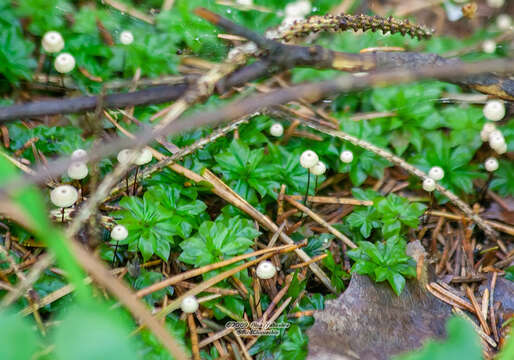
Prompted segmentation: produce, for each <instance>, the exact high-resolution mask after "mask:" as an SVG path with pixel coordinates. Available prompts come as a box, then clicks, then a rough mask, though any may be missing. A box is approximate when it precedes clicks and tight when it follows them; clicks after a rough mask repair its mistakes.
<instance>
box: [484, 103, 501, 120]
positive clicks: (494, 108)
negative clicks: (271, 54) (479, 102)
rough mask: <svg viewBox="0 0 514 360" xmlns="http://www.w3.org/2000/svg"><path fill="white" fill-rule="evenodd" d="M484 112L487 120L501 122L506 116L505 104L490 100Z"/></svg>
mask: <svg viewBox="0 0 514 360" xmlns="http://www.w3.org/2000/svg"><path fill="white" fill-rule="evenodd" d="M483 111H484V116H485V118H486V119H487V120H491V121H499V120H501V119H503V117H504V116H505V104H504V103H503V101H501V100H489V101H488V102H487V103H486V104H485V106H484V109H483Z"/></svg>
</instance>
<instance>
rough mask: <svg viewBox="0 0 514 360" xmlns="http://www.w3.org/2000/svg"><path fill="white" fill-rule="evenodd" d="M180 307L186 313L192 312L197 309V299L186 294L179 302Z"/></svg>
mask: <svg viewBox="0 0 514 360" xmlns="http://www.w3.org/2000/svg"><path fill="white" fill-rule="evenodd" d="M180 308H181V309H182V311H183V312H185V313H186V314H191V313H194V312H195V311H196V310H198V300H196V298H195V297H194V296H186V297H185V298H184V299H182V302H181V303H180Z"/></svg>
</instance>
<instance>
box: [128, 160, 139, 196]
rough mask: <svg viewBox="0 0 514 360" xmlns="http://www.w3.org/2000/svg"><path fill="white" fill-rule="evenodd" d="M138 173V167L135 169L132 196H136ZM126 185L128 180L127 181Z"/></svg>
mask: <svg viewBox="0 0 514 360" xmlns="http://www.w3.org/2000/svg"><path fill="white" fill-rule="evenodd" d="M138 173H139V166H138V167H136V173H135V174H134V186H133V187H132V195H134V196H136V191H137V174H138ZM127 184H128V179H127Z"/></svg>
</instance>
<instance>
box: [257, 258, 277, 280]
mask: <svg viewBox="0 0 514 360" xmlns="http://www.w3.org/2000/svg"><path fill="white" fill-rule="evenodd" d="M255 272H256V273H257V277H258V278H259V279H263V280H266V279H271V278H272V277H273V276H275V274H276V273H277V269H276V268H275V265H273V264H272V263H271V261H261V262H260V263H259V265H258V266H257V270H256V271H255Z"/></svg>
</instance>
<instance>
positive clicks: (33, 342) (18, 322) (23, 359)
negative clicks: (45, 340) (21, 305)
mask: <svg viewBox="0 0 514 360" xmlns="http://www.w3.org/2000/svg"><path fill="white" fill-rule="evenodd" d="M33 327H35V324H31V323H30V322H29V321H28V319H27V318H23V317H22V316H21V315H19V314H13V313H10V312H6V311H5V310H4V311H2V312H1V313H0V349H2V350H1V352H2V358H3V359H9V360H28V359H31V358H32V357H33V356H34V354H35V353H36V350H37V349H38V338H37V336H36V332H35V331H34V329H33Z"/></svg>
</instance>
